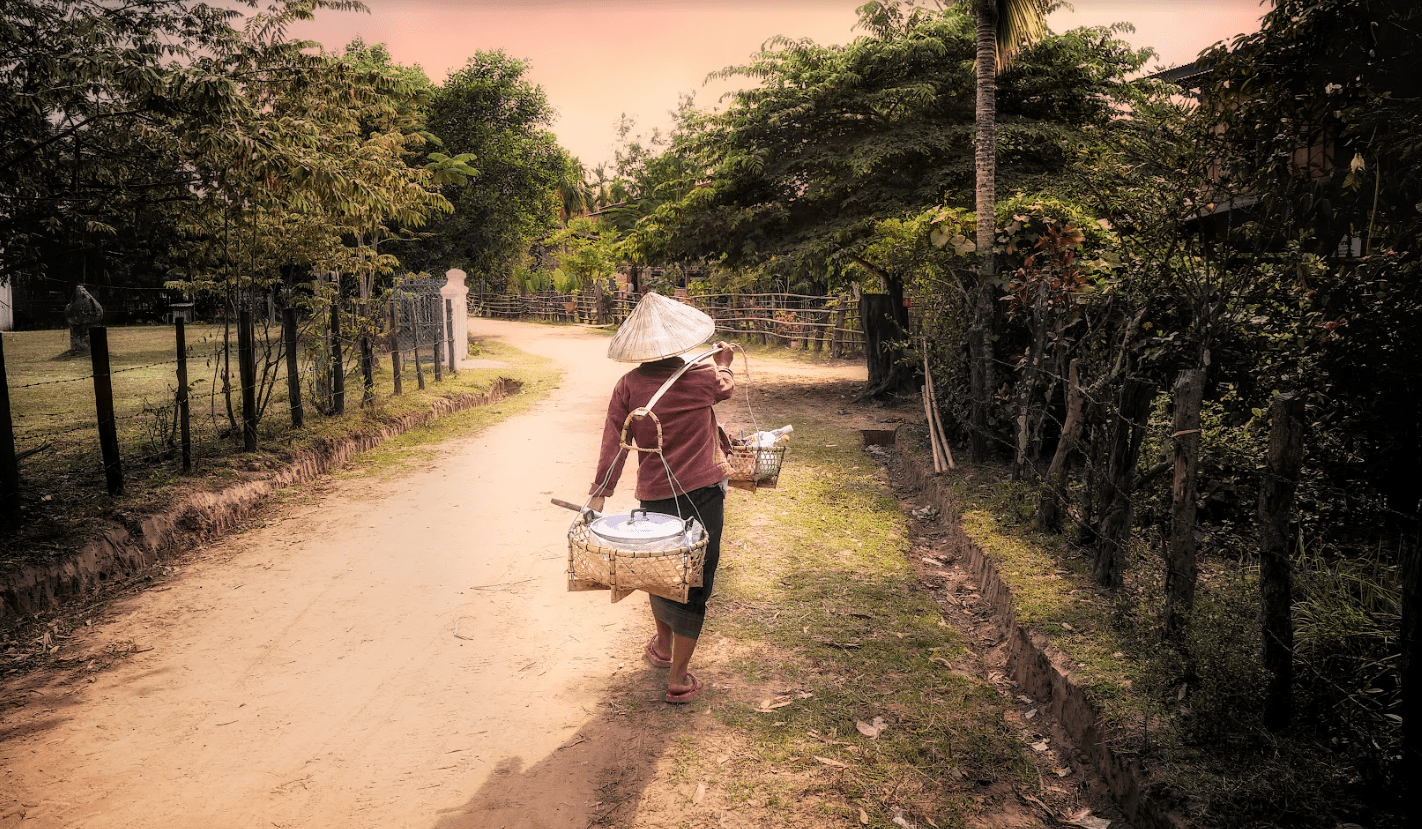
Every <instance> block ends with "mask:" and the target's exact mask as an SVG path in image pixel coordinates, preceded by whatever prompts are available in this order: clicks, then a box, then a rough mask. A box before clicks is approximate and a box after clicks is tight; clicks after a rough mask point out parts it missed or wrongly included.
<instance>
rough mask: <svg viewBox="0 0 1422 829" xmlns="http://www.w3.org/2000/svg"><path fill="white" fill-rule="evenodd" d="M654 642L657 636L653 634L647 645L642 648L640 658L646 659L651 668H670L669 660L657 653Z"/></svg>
mask: <svg viewBox="0 0 1422 829" xmlns="http://www.w3.org/2000/svg"><path fill="white" fill-rule="evenodd" d="M656 642H657V637H655V636H653V637H652V638H651V640H650V641H648V642H647V647H645V648H643V649H642V658H643V659H645V660H647V664H648V665H651V666H652V667H653V668H670V667H671V660H670V659H668V658H666V657H665V656H662V655H661V654H659V653H657V649H656V647H655V646H656Z"/></svg>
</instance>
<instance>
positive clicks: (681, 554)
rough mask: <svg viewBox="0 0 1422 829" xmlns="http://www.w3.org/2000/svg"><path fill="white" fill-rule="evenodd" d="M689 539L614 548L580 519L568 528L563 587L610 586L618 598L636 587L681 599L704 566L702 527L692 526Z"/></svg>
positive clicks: (698, 579) (696, 584)
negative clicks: (657, 546) (653, 547)
mask: <svg viewBox="0 0 1422 829" xmlns="http://www.w3.org/2000/svg"><path fill="white" fill-rule="evenodd" d="M693 527H694V530H695V532H693V536H694V537H696V539H697V540H696V541H695V542H693V543H689V544H688V543H685V542H684V541H683V542H680V545H679V546H676V547H675V548H674V549H669V550H661V551H649V550H636V549H631V548H630V547H629V548H622V547H617V546H615V545H612V544H610V543H609V542H608V541H607V540H606V539H604V538H602V537H600V536H598V535H597V534H596V533H594V532H593V531H592V530H591V529H590V528H589V526H588V523H587V522H586V521H584V520H583V519H581V518H579V519H578V520H577V521H574V522H573V525H572V526H571V527H569V528H568V589H569V590H611V591H612V600H613V601H614V602H619V601H621V600H622V599H624V598H626V597H627V596H629V595H631V594H632V592H634V591H636V590H643V591H646V592H647V593H651V594H652V595H653V596H661V597H662V598H664V599H670V600H672V601H674V602H685V601H686V598H687V594H688V592H689V591H690V590H691V588H693V587H700V586H701V575H702V570H703V568H704V567H705V564H706V543H707V541H708V538H707V535H706V531H705V530H704V529H702V528H701V525H700V524H694V525H693Z"/></svg>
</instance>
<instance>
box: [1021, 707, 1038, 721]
mask: <svg viewBox="0 0 1422 829" xmlns="http://www.w3.org/2000/svg"><path fill="white" fill-rule="evenodd" d="M1035 716H1037V709H1035V708H1033V709H1032V710H1031V711H1028V712H1027V713H1026V714H1023V715H1022V718H1023V719H1024V720H1030V719H1032V718H1033V717H1035Z"/></svg>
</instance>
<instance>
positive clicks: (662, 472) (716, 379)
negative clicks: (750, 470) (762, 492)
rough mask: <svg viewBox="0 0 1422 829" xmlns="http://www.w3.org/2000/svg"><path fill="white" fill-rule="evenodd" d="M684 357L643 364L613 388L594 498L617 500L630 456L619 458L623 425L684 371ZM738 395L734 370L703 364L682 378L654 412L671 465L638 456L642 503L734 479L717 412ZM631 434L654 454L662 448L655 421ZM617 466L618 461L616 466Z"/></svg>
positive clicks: (635, 426) (643, 421)
mask: <svg viewBox="0 0 1422 829" xmlns="http://www.w3.org/2000/svg"><path fill="white" fill-rule="evenodd" d="M681 366H682V360H681V358H680V357H671V358H668V359H665V360H658V361H657V362H654V363H643V364H642V365H640V366H638V367H637V368H635V369H633V370H631V371H629V372H627V373H626V374H624V375H623V376H622V379H620V380H618V381H617V385H616V386H615V387H614V388H613V389H612V400H611V401H609V402H608V404H607V423H606V424H605V425H604V426H603V430H602V454H601V456H600V457H599V458H598V463H597V477H596V478H594V479H593V485H592V489H591V490H589V492H590V493H591V494H592V495H611V494H612V491H613V490H614V489H615V488H616V487H617V480H618V478H620V477H621V476H622V465H623V464H624V463H626V461H627V455H628V454H631V452H630V451H624V452H622V453H621V454H620V455H619V454H618V444H619V442H620V440H621V436H622V424H623V422H624V421H625V420H626V419H627V414H628V413H629V412H631V411H632V410H633V409H636V408H638V407H641V406H645V405H647V401H648V400H651V399H652V395H654V394H656V393H657V389H659V388H661V387H662V383H665V382H666V380H667V378H668V377H671V376H672V374H673V373H675V372H676V370H677V369H679V368H681ZM735 390H736V378H735V375H734V374H732V373H731V370H730V369H729V368H724V367H719V366H715V365H712V364H710V363H697V364H696V365H694V366H692V367H691V368H689V369H687V371H686V373H685V374H683V375H682V376H681V377H679V378H677V381H676V382H675V383H673V384H672V386H671V388H669V389H667V393H666V394H664V395H662V399H661V400H658V401H657V405H656V408H654V409H653V410H652V412H653V414H655V415H656V416H657V417H658V418H659V419H660V420H661V423H662V447H663V449H662V451H663V455H664V456H665V458H666V466H663V465H662V459H661V458H659V457H658V456H657V455H655V454H652V453H647V452H638V453H637V455H638V456H639V457H638V460H637V498H638V499H639V500H642V501H654V500H658V499H661V498H671V497H673V496H674V495H677V494H680V493H683V492H690V491H692V490H693V489H700V488H701V487H703V486H710V485H711V484H714V483H718V482H720V481H722V480H724V479H725V478H726V477H727V476H729V475H730V472H731V469H730V466H729V465H727V463H726V454H725V451H724V449H723V447H722V446H721V442H720V439H719V434H720V431H719V429H718V428H717V425H716V412H715V410H713V409H712V408H711V407H712V406H714V405H715V404H716V403H718V402H719V401H722V400H726V399H729V398H730V396H731V395H732V394H733V393H734V392H735ZM629 435H630V436H632V437H634V438H635V443H636V444H637V445H638V446H640V447H645V448H648V449H652V448H655V447H656V445H657V427H656V424H655V423H653V422H652V419H651V418H650V417H643V418H639V419H637V420H634V421H632V428H631V429H630V430H629ZM614 461H615V462H614ZM667 466H669V467H671V472H672V475H674V476H675V477H676V491H675V492H673V490H672V484H671V482H670V481H668V480H667Z"/></svg>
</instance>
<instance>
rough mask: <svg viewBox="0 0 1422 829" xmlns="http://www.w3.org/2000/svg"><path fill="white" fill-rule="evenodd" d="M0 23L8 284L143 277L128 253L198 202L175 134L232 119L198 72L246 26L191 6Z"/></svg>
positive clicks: (40, 14) (65, 2)
mask: <svg viewBox="0 0 1422 829" xmlns="http://www.w3.org/2000/svg"><path fill="white" fill-rule="evenodd" d="M0 10H3V19H4V23H3V25H0V135H4V141H3V143H0V239H3V240H4V242H3V244H0V281H6V280H9V279H11V278H14V277H17V276H18V277H25V276H32V277H44V276H48V277H49V278H54V279H65V280H66V281H67V280H68V279H69V278H74V279H78V278H79V276H80V273H79V272H80V271H82V270H84V269H86V268H87V264H88V263H92V264H93V265H94V267H95V268H96V269H97V270H101V271H117V272H123V271H126V270H128V271H131V270H133V269H134V268H140V269H141V268H143V267H145V266H144V265H141V264H138V263H135V262H134V261H133V259H132V258H131V257H133V256H134V255H135V254H137V252H136V251H133V250H131V249H129V248H128V246H127V244H126V242H127V240H131V239H135V238H148V239H153V240H155V241H156V240H157V239H159V238H162V237H164V236H165V234H163V233H161V232H160V233H159V235H157V236H155V235H154V232H155V231H154V228H155V227H157V226H162V225H166V226H168V227H171V226H172V222H173V219H172V215H171V211H168V210H167V209H166V207H165V206H166V205H170V204H171V203H172V202H174V201H177V200H183V199H187V198H190V196H191V193H190V191H189V190H188V184H189V179H188V176H187V175H186V172H185V170H184V169H183V167H182V164H181V160H180V159H179V157H178V156H177V155H176V153H175V148H174V145H173V140H172V134H173V131H172V129H171V128H172V125H173V124H174V123H175V122H176V121H180V120H181V121H188V122H194V121H198V120H202V119H208V118H212V117H218V116H220V113H222V112H223V111H225V110H226V109H227V108H228V106H229V105H230V96H231V89H230V87H229V86H228V85H226V84H225V83H223V82H222V81H220V80H217V79H211V78H206V77H204V76H203V75H202V73H200V72H199V71H197V70H195V69H194V67H193V61H194V59H195V58H197V57H198V56H200V55H203V54H211V53H212V52H213V51H217V50H222V49H225V48H228V46H229V45H230V44H231V43H232V42H233V41H234V40H235V39H236V38H237V36H238V35H237V32H236V31H235V30H234V29H233V28H232V25H231V23H232V21H233V20H234V19H235V18H236V17H238V16H239V13H238V12H236V11H234V10H231V9H224V8H218V7H213V6H208V5H201V4H192V3H189V2H183V0H146V1H145V2H141V3H126V4H114V3H105V2H99V0H4V2H3V3H0ZM160 247H161V246H160ZM115 253H116V254H117V255H115ZM148 259H149V260H150V261H149V264H148V265H147V267H148V268H150V269H151V260H152V255H151V254H149V256H148ZM90 278H96V275H94V274H90Z"/></svg>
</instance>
